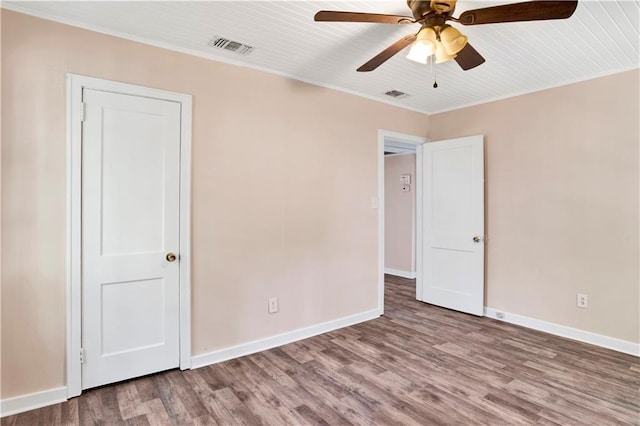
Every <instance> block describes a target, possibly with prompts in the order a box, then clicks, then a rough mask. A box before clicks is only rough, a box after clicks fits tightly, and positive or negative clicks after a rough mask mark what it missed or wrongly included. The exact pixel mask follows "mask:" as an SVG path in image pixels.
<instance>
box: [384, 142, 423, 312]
mask: <svg viewBox="0 0 640 426" xmlns="http://www.w3.org/2000/svg"><path fill="white" fill-rule="evenodd" d="M394 142H395V143H399V144H400V145H402V144H411V145H415V147H416V179H415V182H416V235H415V244H416V248H415V249H416V299H418V300H421V299H420V298H421V297H422V162H421V161H418V159H419V158H422V145H423V144H425V143H427V142H429V139H427V138H423V137H420V136H413V135H405V134H403V133H397V132H390V131H387V130H378V313H379V314H380V315H383V314H384V145H385V143H391V144H393V143H394Z"/></svg>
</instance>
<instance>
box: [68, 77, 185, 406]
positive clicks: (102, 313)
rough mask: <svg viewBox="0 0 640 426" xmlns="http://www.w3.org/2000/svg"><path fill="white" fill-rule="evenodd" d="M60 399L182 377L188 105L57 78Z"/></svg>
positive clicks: (136, 90) (180, 98)
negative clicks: (61, 168)
mask: <svg viewBox="0 0 640 426" xmlns="http://www.w3.org/2000/svg"><path fill="white" fill-rule="evenodd" d="M67 90H68V101H67V107H68V109H67V119H68V123H67V124H68V127H67V128H68V179H67V184H68V186H67V190H68V194H69V196H68V227H67V228H68V242H67V245H68V251H67V255H68V256H67V259H68V264H67V268H68V280H67V396H68V397H73V396H77V395H79V394H80V393H81V392H82V390H83V389H87V388H91V387H95V386H101V385H104V384H109V383H113V382H117V381H121V380H125V379H129V378H133V377H138V376H142V375H146V374H150V373H153V372H157V371H162V370H166V369H171V368H176V367H180V368H181V369H186V368H189V367H190V365H191V360H190V346H191V343H190V223H189V218H190V176H191V171H190V148H191V96H190V95H184V94H179V93H173V92H166V91H162V90H157V89H151V88H146V87H140V86H133V85H129V84H124V83H119V82H114V81H108V80H102V79H95V78H90V77H84V76H78V75H68V76H67Z"/></svg>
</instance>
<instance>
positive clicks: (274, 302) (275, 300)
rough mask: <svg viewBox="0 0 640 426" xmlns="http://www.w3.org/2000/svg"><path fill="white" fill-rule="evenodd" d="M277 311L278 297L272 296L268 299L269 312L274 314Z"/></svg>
mask: <svg viewBox="0 0 640 426" xmlns="http://www.w3.org/2000/svg"><path fill="white" fill-rule="evenodd" d="M276 312H278V298H277V297H272V298H270V299H269V313H270V314H275V313H276Z"/></svg>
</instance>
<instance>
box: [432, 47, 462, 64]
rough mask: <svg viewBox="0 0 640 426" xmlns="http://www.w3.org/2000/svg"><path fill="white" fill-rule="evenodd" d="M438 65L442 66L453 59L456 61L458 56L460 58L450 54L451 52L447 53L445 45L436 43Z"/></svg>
mask: <svg viewBox="0 0 640 426" xmlns="http://www.w3.org/2000/svg"><path fill="white" fill-rule="evenodd" d="M435 55H436V64H441V63H443V62H447V61H450V60H451V59H454V58H455V57H456V56H458V55H457V54H453V55H452V54H450V53H449V52H447V49H445V47H444V43H442V42H440V41H439V42H437V43H436V53H435Z"/></svg>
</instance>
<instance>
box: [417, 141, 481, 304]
mask: <svg viewBox="0 0 640 426" xmlns="http://www.w3.org/2000/svg"><path fill="white" fill-rule="evenodd" d="M422 152H423V158H422V161H423V185H424V186H423V188H424V197H423V203H424V204H423V210H422V211H423V228H422V229H423V250H422V256H423V271H424V272H423V277H424V281H423V285H422V301H424V302H427V303H430V304H433V305H438V306H442V307H445V308H450V309H455V310H457V311H462V312H467V313H470V314H474V315H483V306H484V240H485V238H484V151H483V137H482V135H479V136H470V137H465V138H460V139H450V140H446V141H440V142H431V143H426V144H424V145H423V151H422Z"/></svg>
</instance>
